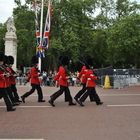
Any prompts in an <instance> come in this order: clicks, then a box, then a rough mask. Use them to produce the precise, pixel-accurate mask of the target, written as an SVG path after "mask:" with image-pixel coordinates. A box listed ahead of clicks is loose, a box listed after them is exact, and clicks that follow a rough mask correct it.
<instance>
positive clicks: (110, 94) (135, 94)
mask: <svg viewBox="0 0 140 140" xmlns="http://www.w3.org/2000/svg"><path fill="white" fill-rule="evenodd" d="M99 95H100V96H140V94H104V95H103V94H99Z"/></svg>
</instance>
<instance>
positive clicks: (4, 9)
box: [0, 0, 140, 23]
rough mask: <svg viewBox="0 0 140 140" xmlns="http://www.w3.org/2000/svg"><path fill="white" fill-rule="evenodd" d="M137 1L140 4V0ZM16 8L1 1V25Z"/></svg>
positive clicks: (9, 0)
mask: <svg viewBox="0 0 140 140" xmlns="http://www.w3.org/2000/svg"><path fill="white" fill-rule="evenodd" d="M131 1H134V0H131ZM136 1H137V2H138V3H140V0H136ZM21 2H22V3H24V0H21ZM14 7H16V5H15V3H14V0H0V23H5V22H6V20H7V19H8V18H9V17H11V16H12V12H13V8H14Z"/></svg>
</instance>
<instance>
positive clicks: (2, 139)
mask: <svg viewBox="0 0 140 140" xmlns="http://www.w3.org/2000/svg"><path fill="white" fill-rule="evenodd" d="M0 140H44V139H0Z"/></svg>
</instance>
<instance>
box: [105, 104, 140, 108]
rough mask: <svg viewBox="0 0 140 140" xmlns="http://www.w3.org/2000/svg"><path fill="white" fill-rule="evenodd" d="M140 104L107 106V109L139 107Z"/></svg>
mask: <svg viewBox="0 0 140 140" xmlns="http://www.w3.org/2000/svg"><path fill="white" fill-rule="evenodd" d="M139 106H140V104H125V105H107V107H139Z"/></svg>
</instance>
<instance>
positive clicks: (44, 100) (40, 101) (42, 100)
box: [38, 100, 46, 103]
mask: <svg viewBox="0 0 140 140" xmlns="http://www.w3.org/2000/svg"><path fill="white" fill-rule="evenodd" d="M38 102H39V103H41V102H46V101H45V100H38Z"/></svg>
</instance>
